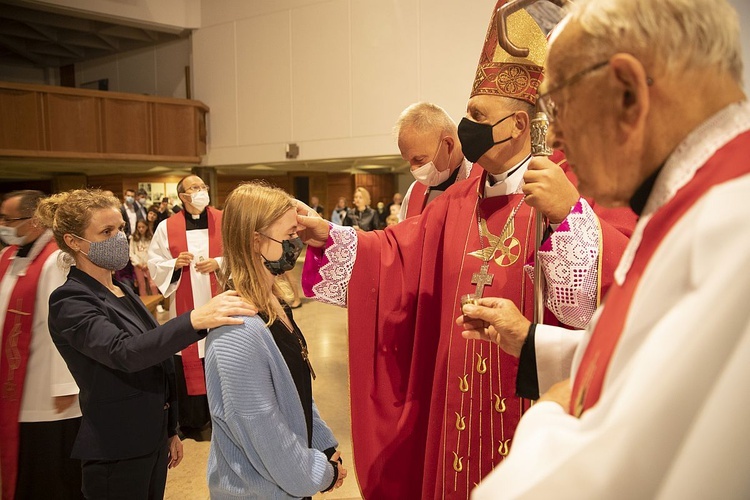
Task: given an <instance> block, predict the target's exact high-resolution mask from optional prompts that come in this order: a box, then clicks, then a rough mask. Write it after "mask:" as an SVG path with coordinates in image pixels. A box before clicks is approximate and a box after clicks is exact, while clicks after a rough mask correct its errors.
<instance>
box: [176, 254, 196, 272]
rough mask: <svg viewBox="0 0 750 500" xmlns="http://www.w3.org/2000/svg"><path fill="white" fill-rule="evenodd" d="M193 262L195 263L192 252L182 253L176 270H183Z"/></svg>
mask: <svg viewBox="0 0 750 500" xmlns="http://www.w3.org/2000/svg"><path fill="white" fill-rule="evenodd" d="M191 262H193V254H191V253H190V252H180V255H178V256H177V260H176V261H175V263H174V268H175V270H177V269H182V268H183V267H185V266H189V265H190V263H191Z"/></svg>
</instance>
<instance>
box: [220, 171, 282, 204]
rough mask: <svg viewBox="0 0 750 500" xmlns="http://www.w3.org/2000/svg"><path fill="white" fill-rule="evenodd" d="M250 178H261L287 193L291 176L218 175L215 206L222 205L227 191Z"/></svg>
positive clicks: (227, 194)
mask: <svg viewBox="0 0 750 500" xmlns="http://www.w3.org/2000/svg"><path fill="white" fill-rule="evenodd" d="M252 180H262V181H265V182H267V183H268V184H270V185H271V186H276V187H279V188H281V189H283V190H284V191H286V192H287V193H289V192H290V191H291V185H292V183H291V178H290V177H289V176H288V175H268V176H265V177H264V176H262V175H255V174H250V175H231V176H229V175H220V176H219V186H218V197H219V199H218V200H217V202H216V206H218V207H222V206H224V202H225V201H226V199H227V196H229V193H231V192H232V190H233V189H234V188H236V187H237V186H239V185H240V184H241V183H243V182H247V181H252Z"/></svg>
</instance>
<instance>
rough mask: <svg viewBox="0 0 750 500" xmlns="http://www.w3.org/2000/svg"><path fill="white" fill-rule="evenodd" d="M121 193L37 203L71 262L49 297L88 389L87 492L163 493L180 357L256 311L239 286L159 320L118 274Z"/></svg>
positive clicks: (84, 430)
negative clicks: (211, 332) (208, 336)
mask: <svg viewBox="0 0 750 500" xmlns="http://www.w3.org/2000/svg"><path fill="white" fill-rule="evenodd" d="M119 206H120V203H119V201H118V200H117V199H116V198H115V197H114V196H111V195H107V194H105V193H104V192H102V191H99V190H85V189H78V190H74V191H69V192H66V193H61V194H57V195H54V196H51V197H50V198H46V199H44V200H42V201H41V202H40V203H39V206H38V207H37V211H36V217H37V218H38V220H39V221H40V222H41V223H42V224H43V225H44V226H46V227H48V228H51V229H52V232H53V234H54V237H55V241H56V242H57V244H58V246H59V247H60V250H62V252H63V254H64V256H65V257H66V262H67V263H68V264H71V263H72V264H74V265H73V266H72V267H71V268H70V272H69V273H68V279H67V281H66V282H65V283H64V284H63V285H62V286H60V287H59V288H58V289H57V290H55V291H54V292H52V294H51V295H50V299H49V321H48V322H49V330H50V334H51V335H52V340H53V341H54V343H55V346H56V347H57V350H58V351H60V355H61V356H62V357H63V359H64V360H65V363H66V364H67V365H68V368H69V369H70V372H71V373H72V375H73V378H74V379H75V381H76V384H78V387H79V388H80V391H81V392H80V395H79V399H80V404H81V412H82V413H83V419H82V421H81V427H80V430H79V432H78V436H77V437H76V440H75V443H74V445H73V454H72V456H73V458H78V459H81V465H82V472H83V487H82V492H83V494H84V496H85V497H86V498H97V499H115V498H117V499H121V498H122V499H130V498H149V499H158V498H162V497H163V496H164V486H165V484H166V478H167V468H172V467H176V466H177V465H179V463H180V461H181V460H182V453H183V452H182V443H181V442H180V439H179V438H178V437H177V428H176V427H177V414H176V408H175V402H176V399H177V394H176V392H175V375H174V363H173V362H172V355H173V354H174V353H175V352H177V351H179V350H180V349H184V348H185V347H187V346H188V345H190V344H192V343H193V342H196V341H197V340H199V339H201V338H203V337H204V336H205V335H206V329H208V328H214V327H217V326H220V325H226V324H232V323H241V322H242V321H241V320H239V319H237V318H235V317H234V316H237V315H242V314H252V313H253V310H252V309H251V307H250V305H249V304H248V303H246V302H244V301H242V300H241V299H240V298H239V297H238V296H237V293H236V292H225V293H223V294H221V295H218V296H216V297H214V298H213V299H212V300H211V301H209V302H208V303H206V304H205V305H203V306H201V307H198V308H196V309H194V310H192V311H189V312H186V313H185V314H183V315H181V316H178V317H177V318H174V319H172V320H170V321H168V322H167V323H165V324H163V325H161V326H159V325H158V324H157V323H156V321H155V320H154V318H153V316H151V314H150V313H149V311H148V309H146V307H145V306H144V305H143V303H142V302H141V300H140V299H139V298H138V296H137V295H135V293H133V291H132V290H130V288H129V287H127V286H123V285H122V284H121V283H120V282H118V281H116V280H113V279H112V272H113V271H117V270H119V269H122V268H123V267H125V265H126V264H127V263H128V258H129V254H128V238H127V236H125V233H124V232H123V227H124V226H125V222H124V221H123V218H122V214H121V213H120V209H119Z"/></svg>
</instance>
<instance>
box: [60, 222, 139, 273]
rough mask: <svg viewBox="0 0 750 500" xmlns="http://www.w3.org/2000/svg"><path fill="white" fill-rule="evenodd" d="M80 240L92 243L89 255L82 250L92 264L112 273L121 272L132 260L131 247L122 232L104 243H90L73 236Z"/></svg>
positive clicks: (118, 232)
mask: <svg viewBox="0 0 750 500" xmlns="http://www.w3.org/2000/svg"><path fill="white" fill-rule="evenodd" d="M73 236H75V237H76V238H78V239H79V240H83V241H88V242H89V243H90V246H89V253H86V252H84V251H83V250H81V253H82V254H83V255H85V256H86V257H88V259H89V260H90V261H91V263H92V264H94V265H95V266H99V267H101V268H103V269H108V270H110V271H119V270H120V269H122V268H123V267H125V266H126V265H127V264H128V261H129V260H130V246H129V244H128V237H127V236H125V233H123V232H122V231H117V234H115V235H114V236H112V237H111V238H107V239H106V240H104V241H89V240H87V239H86V238H82V237H80V236H76V235H75V234H74V235H73Z"/></svg>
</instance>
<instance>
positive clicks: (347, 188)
mask: <svg viewBox="0 0 750 500" xmlns="http://www.w3.org/2000/svg"><path fill="white" fill-rule="evenodd" d="M353 193H354V176H353V175H351V174H328V200H330V203H329V204H328V205H326V209H327V210H328V213H326V218H330V217H331V212H333V207H335V206H336V203H338V201H339V198H341V197H342V196H343V197H344V198H346V204H347V206H351V205H352V194H353Z"/></svg>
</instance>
